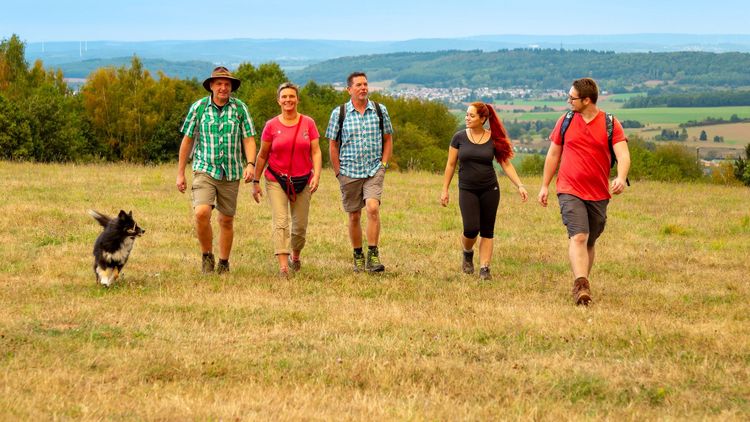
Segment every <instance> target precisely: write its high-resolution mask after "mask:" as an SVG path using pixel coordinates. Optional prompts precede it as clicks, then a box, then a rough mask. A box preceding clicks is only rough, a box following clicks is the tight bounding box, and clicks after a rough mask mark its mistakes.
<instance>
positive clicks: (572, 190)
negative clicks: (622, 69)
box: [176, 66, 630, 305]
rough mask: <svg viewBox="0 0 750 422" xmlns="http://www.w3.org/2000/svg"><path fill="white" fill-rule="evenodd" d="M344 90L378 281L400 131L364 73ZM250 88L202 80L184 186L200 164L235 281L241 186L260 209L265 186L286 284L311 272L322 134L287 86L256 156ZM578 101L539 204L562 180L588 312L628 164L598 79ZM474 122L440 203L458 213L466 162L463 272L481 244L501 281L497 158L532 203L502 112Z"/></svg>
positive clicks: (336, 152) (471, 111) (561, 124)
mask: <svg viewBox="0 0 750 422" xmlns="http://www.w3.org/2000/svg"><path fill="white" fill-rule="evenodd" d="M346 82H347V88H346V89H347V92H348V93H349V96H350V100H349V101H348V102H347V103H346V104H342V105H340V106H338V107H336V108H334V109H333V110H332V112H331V116H330V119H329V121H328V126H327V129H326V133H325V137H326V138H327V139H328V140H329V152H330V161H331V166H332V167H333V170H334V174H335V176H336V179H337V180H338V182H339V187H340V189H341V202H342V206H343V209H344V211H346V213H347V214H348V228H349V239H350V241H351V245H352V249H353V263H354V267H353V268H354V271H355V272H370V273H379V272H383V271H385V266H384V265H383V263H382V262H381V260H380V252H379V250H378V242H379V239H380V228H381V223H380V204H381V196H382V194H383V184H384V180H385V174H386V170H387V169H388V162H389V160H390V158H391V156H392V152H393V126H392V124H391V119H390V116H389V114H388V110H387V108H386V107H385V106H384V105H382V104H379V103H377V102H375V101H372V100H370V99H369V87H368V83H367V75H366V74H365V73H363V72H354V73H352V74H350V75H349V76H348V77H347V80H346ZM240 84H241V81H240V80H239V79H237V78H235V77H234V76H233V75H232V73H231V72H230V71H229V70H228V69H226V68H225V67H221V66H220V67H217V68H215V69H214V70H213V72H212V73H211V75H210V76H209V77H208V78H207V79H206V80H205V81H204V82H203V87H204V88H205V89H206V90H207V91H208V92H209V93H210V95H209V96H207V97H204V98H201V99H200V100H198V101H196V102H195V103H193V104H192V105H191V107H190V109H189V110H188V112H187V116H186V117H185V121H184V123H183V126H182V128H181V132H182V134H183V135H184V136H183V138H182V143H181V145H180V152H179V162H178V168H177V180H176V185H177V189H178V190H179V191H180V192H185V190H187V183H186V178H185V167H186V166H187V162H188V159H189V158H190V155H191V154H192V155H193V163H192V170H193V181H192V185H191V193H192V195H191V197H192V205H193V209H194V214H195V230H196V234H197V237H198V242H199V244H200V248H201V252H202V254H203V255H202V263H201V266H202V271H203V272H204V273H210V272H214V271H216V272H217V273H225V272H228V271H229V255H230V253H231V249H232V241H233V235H234V229H233V221H234V215H235V211H236V208H237V197H238V191H239V185H240V180H244V181H245V183H252V195H253V198H254V200H255V201H256V202H260V200H261V198H262V197H263V195H264V192H263V189H262V188H261V186H260V183H261V178H263V177H264V178H265V195H266V196H267V198H268V202H269V204H270V206H271V211H272V229H273V230H272V242H273V249H274V255H275V256H276V259H277V260H278V265H279V276H280V277H283V278H286V277H289V276H290V274H291V273H293V272H295V271H299V270H300V269H301V267H302V262H301V259H300V256H301V253H302V249H303V248H304V246H305V240H306V230H307V222H308V212H309V209H310V200H311V197H312V195H313V194H314V193H315V192H316V190H317V189H318V186H319V183H320V174H321V169H322V155H321V151H320V144H319V139H320V134H319V133H318V130H317V126H316V124H315V122H314V121H313V119H312V118H310V117H309V116H304V115H302V114H300V113H299V112H298V111H297V106H298V104H299V87H297V86H296V85H294V84H292V83H290V82H286V83H283V84H281V85H280V86H279V87H278V90H277V97H276V100H277V102H278V104H279V107H280V113H279V115H277V116H275V117H273V118H272V119H270V120H269V121H267V122H266V124H265V126H264V128H263V131H262V133H261V143H260V150H259V151H257V154H256V143H255V136H256V132H255V128H254V126H253V120H252V117H251V115H250V112H249V111H248V108H247V106H246V105H245V104H244V103H243V102H242V101H240V100H239V99H237V98H235V97H233V96H232V92H234V91H236V90H237V89H238V88H239V86H240ZM568 94H569V95H568V99H567V102H568V104H569V105H570V111H568V112H567V113H565V114H564V115H562V116H561V117H560V118H559V119H558V121H557V124H556V126H555V128H554V129H553V131H552V133H551V135H550V146H549V150H548V152H547V157H546V159H545V163H544V173H543V176H542V186H541V189H540V191H539V194H538V201H539V203H540V204H541V205H542V206H544V207H546V206H547V204H548V192H549V184H550V183H551V181H552V178H553V177H554V175H555V173H557V182H556V191H557V196H558V202H559V205H560V213H561V215H562V221H563V224H564V225H565V226H566V227H567V231H568V238H569V245H568V255H569V260H570V264H571V268H572V271H573V276H574V282H573V291H572V295H573V299H574V301H575V303H576V304H578V305H588V304H589V303H590V301H591V297H592V295H591V287H590V285H589V280H588V279H589V274H590V272H591V267H592V265H593V263H594V257H595V250H594V246H595V243H596V240H597V238H598V237H599V236H600V235H601V234H602V232H603V231H604V226H605V224H606V221H607V205H608V203H609V200H610V198H611V194H620V193H622V192H623V191H624V189H625V185H626V184H627V175H628V170H629V168H630V154H629V152H628V146H627V142H623V141H627V139H626V137H625V134H624V132H623V129H622V125H621V124H620V122H619V121H617V119H615V118H614V117H612V115H610V114H609V113H605V112H604V111H602V110H600V109H599V108H598V107H597V105H596V102H597V99H598V96H599V88H598V86H597V84H596V82H595V81H594V80H593V79H591V78H582V79H577V80H575V81H574V82H573V83H572V86H571V88H570V90H569V92H568ZM465 123H466V129H465V130H459V131H458V132H456V134H455V135H454V136H453V139H452V140H451V143H450V147H449V148H448V159H447V162H446V166H445V174H444V178H443V186H442V193H441V195H440V203H441V204H442V205H443V206H447V205H448V204H449V201H450V195H449V189H450V183H451V180H452V179H453V175H454V173H455V169H456V165H457V164H458V167H459V169H458V192H459V193H458V203H459V208H460V210H461V217H462V220H463V233H462V236H461V245H462V248H463V251H462V260H461V271H463V272H464V273H466V274H473V273H474V271H475V269H474V245H475V244H476V243H477V238H479V247H478V250H479V260H478V262H479V278H480V279H481V280H491V274H490V261H491V259H492V250H493V237H494V226H495V217H496V215H497V208H498V205H499V203H500V190H499V186H498V181H497V175H496V171H495V168H494V167H493V160H495V161H497V162H498V163H499V165H500V166H501V167H502V169H503V172H504V173H505V175H506V176H507V177H508V178H509V179H510V181H511V183H513V185H515V186H516V188H517V189H518V194H519V196H520V198H521V200H522V201H524V202H525V201H526V200H527V199H528V196H529V194H528V192H527V190H526V188H525V186H524V185H523V183H522V182H521V179H520V178H519V176H518V174H517V172H516V170H515V168H514V167H513V164H512V163H511V161H510V159H511V158H512V157H513V148H512V145H511V143H510V139H509V138H508V134H507V132H506V130H505V127H504V126H503V123H502V121H501V120H500V119H499V118H498V116H497V114H496V113H495V109H494V107H493V106H492V105H490V104H484V103H481V102H474V103H471V104H470V105H469V106H468V108H467V110H466V116H465ZM243 153H244V157H243ZM615 162H616V168H617V176H616V177H615V178H614V180H612V181H611V182H610V180H609V174H610V167H611V166H612V165H614V164H613V163H615ZM214 208H216V211H217V212H218V224H219V240H218V258H219V260H218V262H216V261H215V258H214V254H213V229H212V226H211V214H212V212H213V209H214ZM363 209H364V210H365V215H366V219H367V223H366V226H365V233H364V240H366V242H367V250H366V251H365V250H364V242H363V228H362V223H361V219H362V210H363Z"/></svg>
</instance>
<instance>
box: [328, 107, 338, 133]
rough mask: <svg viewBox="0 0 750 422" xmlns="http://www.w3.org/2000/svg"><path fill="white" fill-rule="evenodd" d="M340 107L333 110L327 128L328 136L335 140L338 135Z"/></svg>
mask: <svg viewBox="0 0 750 422" xmlns="http://www.w3.org/2000/svg"><path fill="white" fill-rule="evenodd" d="M338 123H339V107H336V108H334V109H333V111H331V117H330V118H329V119H328V128H326V138H328V139H330V140H332V141H335V140H336V137H337V136H338V128H337V127H336V126H338Z"/></svg>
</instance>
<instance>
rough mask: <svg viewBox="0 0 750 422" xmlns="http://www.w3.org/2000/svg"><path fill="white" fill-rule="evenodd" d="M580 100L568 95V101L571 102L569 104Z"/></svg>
mask: <svg viewBox="0 0 750 422" xmlns="http://www.w3.org/2000/svg"><path fill="white" fill-rule="evenodd" d="M581 99H582V98H581V97H571V96H570V95H568V101H571V102H572V101H575V100H581Z"/></svg>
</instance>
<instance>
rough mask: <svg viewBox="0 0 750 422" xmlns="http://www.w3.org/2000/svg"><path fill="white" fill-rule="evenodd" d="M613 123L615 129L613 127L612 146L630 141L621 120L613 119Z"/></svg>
mask: <svg viewBox="0 0 750 422" xmlns="http://www.w3.org/2000/svg"><path fill="white" fill-rule="evenodd" d="M612 121H613V127H612V145H614V144H616V143H618V142H622V141H626V142H627V140H628V138H627V136H625V130H623V128H622V124H621V123H620V121H619V120H617V119H616V118H614V117H613V118H612Z"/></svg>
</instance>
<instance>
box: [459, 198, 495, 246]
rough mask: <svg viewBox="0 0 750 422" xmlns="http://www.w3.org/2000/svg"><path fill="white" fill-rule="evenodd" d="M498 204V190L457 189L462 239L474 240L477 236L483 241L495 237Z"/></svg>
mask: <svg viewBox="0 0 750 422" xmlns="http://www.w3.org/2000/svg"><path fill="white" fill-rule="evenodd" d="M499 204H500V189H499V188H498V186H497V185H495V186H494V187H492V188H490V189H481V190H474V189H459V190H458V206H459V208H461V219H462V220H463V222H464V237H466V238H467V239H474V238H475V237H477V234H478V235H480V236H482V237H483V238H485V239H492V238H493V237H494V236H495V217H496V216H497V206H498V205H499Z"/></svg>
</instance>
